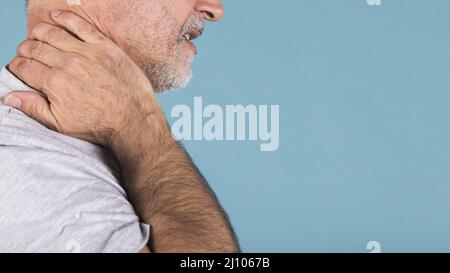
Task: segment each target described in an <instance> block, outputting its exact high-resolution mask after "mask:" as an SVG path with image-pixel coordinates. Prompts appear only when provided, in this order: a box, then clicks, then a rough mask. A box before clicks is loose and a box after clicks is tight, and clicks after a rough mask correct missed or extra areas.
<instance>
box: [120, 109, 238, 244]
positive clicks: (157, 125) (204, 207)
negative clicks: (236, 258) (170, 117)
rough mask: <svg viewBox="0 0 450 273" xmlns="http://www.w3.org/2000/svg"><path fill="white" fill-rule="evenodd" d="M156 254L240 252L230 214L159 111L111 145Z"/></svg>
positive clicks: (132, 126)
mask: <svg viewBox="0 0 450 273" xmlns="http://www.w3.org/2000/svg"><path fill="white" fill-rule="evenodd" d="M112 147H113V150H114V152H115V153H116V155H117V156H118V158H119V161H120V163H121V167H122V173H123V176H124V184H125V188H126V189H127V192H128V194H129V198H130V200H131V202H132V203H133V205H134V206H135V209H136V211H137V213H138V214H139V216H140V217H141V218H143V220H144V221H146V222H147V223H149V224H150V225H151V227H152V232H151V233H152V242H151V248H152V251H154V252H236V251H238V246H237V241H236V238H235V236H234V233H233V230H232V228H231V226H230V224H229V221H228V219H227V216H226V213H225V212H224V211H223V209H222V208H221V206H220V204H219V202H218V201H217V198H216V196H215V194H214V192H213V191H212V190H211V189H210V187H209V185H208V183H207V182H206V181H205V179H204V178H203V176H202V175H201V174H200V172H199V171H198V169H197V168H196V167H195V165H194V164H193V163H192V160H191V159H190V158H189V156H188V155H187V153H186V152H185V151H184V150H183V149H182V147H181V146H180V145H179V144H178V143H177V142H176V141H175V140H174V139H173V138H172V136H171V134H170V130H169V127H168V125H167V123H166V122H165V120H164V117H163V115H162V113H161V112H160V111H158V112H157V113H152V114H150V115H148V116H147V118H146V119H135V120H133V121H130V125H129V126H128V127H127V128H125V129H123V130H122V131H121V132H120V134H119V135H118V136H117V137H116V138H115V141H114V143H113V145H112Z"/></svg>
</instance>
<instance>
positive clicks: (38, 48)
mask: <svg viewBox="0 0 450 273" xmlns="http://www.w3.org/2000/svg"><path fill="white" fill-rule="evenodd" d="M43 47H44V43H43V42H41V41H35V42H31V45H30V55H31V57H32V58H36V57H38V56H39V54H41V52H42V48H43Z"/></svg>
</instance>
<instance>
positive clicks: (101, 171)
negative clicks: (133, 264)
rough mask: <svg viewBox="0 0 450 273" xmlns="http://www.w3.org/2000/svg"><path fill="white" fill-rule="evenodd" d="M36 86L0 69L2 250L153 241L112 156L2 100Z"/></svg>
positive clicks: (90, 248)
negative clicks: (128, 198) (28, 84)
mask: <svg viewBox="0 0 450 273" xmlns="http://www.w3.org/2000/svg"><path fill="white" fill-rule="evenodd" d="M12 90H26V91H33V90H32V89H31V88H30V87H28V86H26V85H25V84H23V83H22V82H21V81H20V80H18V79H17V78H16V77H15V76H14V75H13V74H11V73H10V72H9V71H8V70H7V69H6V68H3V69H2V70H1V72H0V252H137V251H139V250H141V249H142V248H143V247H144V246H145V244H146V243H147V242H148V238H149V226H148V225H145V224H141V223H140V222H139V219H138V217H137V216H136V214H135V212H134V210H133V207H132V206H131V205H130V203H129V202H128V200H127V196H126V193H125V191H124V190H123V188H122V187H121V186H120V182H119V181H120V180H119V177H120V173H119V169H118V164H117V162H116V160H115V159H114V156H113V155H112V154H111V153H110V152H108V151H107V150H106V149H103V148H101V147H100V146H97V145H94V144H91V143H88V142H85V141H81V140H79V139H75V138H72V137H69V136H65V135H62V134H59V133H57V132H54V131H51V130H49V129H47V128H46V127H44V126H42V125H41V124H39V123H37V122H36V121H34V120H33V119H31V118H29V117H28V116H26V115H25V114H24V113H22V112H20V111H18V110H15V109H12V108H9V107H7V106H5V105H4V103H3V99H4V96H5V95H6V94H8V93H9V92H10V91H12Z"/></svg>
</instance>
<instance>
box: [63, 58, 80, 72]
mask: <svg viewBox="0 0 450 273" xmlns="http://www.w3.org/2000/svg"><path fill="white" fill-rule="evenodd" d="M64 67H65V68H66V69H70V70H72V69H79V68H82V67H83V58H82V57H80V56H78V55H68V56H66V57H65V58H64Z"/></svg>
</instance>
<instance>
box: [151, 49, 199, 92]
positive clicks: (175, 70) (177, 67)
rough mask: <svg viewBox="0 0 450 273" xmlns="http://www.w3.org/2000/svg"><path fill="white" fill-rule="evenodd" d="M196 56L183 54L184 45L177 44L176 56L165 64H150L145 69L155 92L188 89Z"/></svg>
mask: <svg viewBox="0 0 450 273" xmlns="http://www.w3.org/2000/svg"><path fill="white" fill-rule="evenodd" d="M193 60H194V56H190V57H186V56H185V55H184V54H183V45H182V44H181V43H180V44H177V45H176V47H175V50H174V54H173V55H172V56H171V57H170V59H169V60H166V61H165V62H164V63H160V62H154V63H149V64H147V66H146V67H145V72H146V74H147V77H148V78H149V79H150V81H151V83H152V86H153V89H154V91H155V92H164V91H169V90H178V89H182V88H184V87H186V86H187V85H188V84H189V82H190V81H191V79H192V69H191V64H192V62H193Z"/></svg>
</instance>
